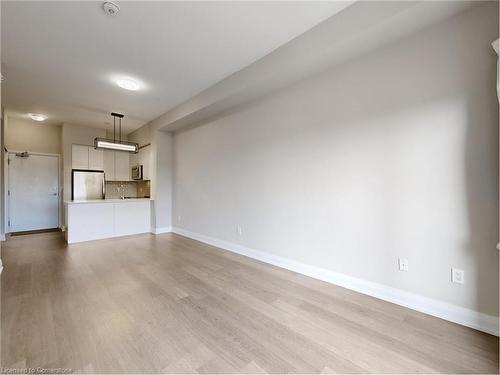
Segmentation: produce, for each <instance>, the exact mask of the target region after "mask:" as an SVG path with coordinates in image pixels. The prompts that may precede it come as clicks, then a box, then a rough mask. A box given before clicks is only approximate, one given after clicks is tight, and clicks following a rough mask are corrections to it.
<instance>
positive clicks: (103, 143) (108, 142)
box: [94, 112, 139, 154]
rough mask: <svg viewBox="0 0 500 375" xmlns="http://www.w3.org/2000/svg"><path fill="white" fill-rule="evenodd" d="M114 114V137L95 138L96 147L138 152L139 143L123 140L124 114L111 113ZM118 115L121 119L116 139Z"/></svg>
mask: <svg viewBox="0 0 500 375" xmlns="http://www.w3.org/2000/svg"><path fill="white" fill-rule="evenodd" d="M111 116H113V139H109V138H99V137H97V138H95V139H94V147H95V148H96V149H102V150H114V151H125V152H131V153H134V154H136V153H137V151H138V150H139V144H138V143H134V142H127V141H122V118H123V117H124V115H122V114H121V113H115V112H113V113H111ZM117 117H118V119H119V120H118V121H119V124H118V126H119V131H118V134H119V135H118V139H116V118H117Z"/></svg>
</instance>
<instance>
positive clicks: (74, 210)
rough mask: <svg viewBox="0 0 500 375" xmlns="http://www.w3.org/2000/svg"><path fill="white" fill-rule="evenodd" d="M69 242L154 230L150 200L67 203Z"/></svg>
mask: <svg viewBox="0 0 500 375" xmlns="http://www.w3.org/2000/svg"><path fill="white" fill-rule="evenodd" d="M66 218H67V232H66V240H67V241H68V243H76V242H83V241H90V240H98V239H103V238H111V237H118V236H126V235H131V234H139V233H147V232H150V231H151V200H149V199H136V200H108V201H106V200H103V201H96V202H67V203H66Z"/></svg>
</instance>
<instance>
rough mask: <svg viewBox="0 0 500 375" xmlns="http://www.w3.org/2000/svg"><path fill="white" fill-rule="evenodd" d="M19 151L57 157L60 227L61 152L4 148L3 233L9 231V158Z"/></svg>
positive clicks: (59, 216)
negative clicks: (52, 152)
mask: <svg viewBox="0 0 500 375" xmlns="http://www.w3.org/2000/svg"><path fill="white" fill-rule="evenodd" d="M21 152H27V153H28V154H29V155H38V156H49V157H56V158H57V187H58V194H59V199H58V200H57V212H58V215H57V216H58V218H57V221H58V228H61V223H62V206H63V205H62V198H63V194H62V182H61V154H51V153H47V152H31V151H26V150H25V151H18V150H6V152H5V155H6V156H7V157H6V158H5V159H4V171H5V174H4V176H5V180H4V202H5V212H4V233H6V234H7V233H10V232H11V231H10V226H9V219H10V199H9V173H10V169H9V158H10V156H11V154H13V155H14V154H17V153H21Z"/></svg>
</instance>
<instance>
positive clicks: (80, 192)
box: [71, 169, 106, 201]
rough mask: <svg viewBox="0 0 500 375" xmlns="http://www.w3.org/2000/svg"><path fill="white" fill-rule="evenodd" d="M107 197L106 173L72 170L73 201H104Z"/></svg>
mask: <svg viewBox="0 0 500 375" xmlns="http://www.w3.org/2000/svg"><path fill="white" fill-rule="evenodd" d="M105 195H106V183H105V181H104V171H87V170H82V169H73V170H72V173H71V199H72V200H75V201H79V200H89V199H104V197H105Z"/></svg>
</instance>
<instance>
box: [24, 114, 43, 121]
mask: <svg viewBox="0 0 500 375" xmlns="http://www.w3.org/2000/svg"><path fill="white" fill-rule="evenodd" d="M28 116H29V117H31V119H32V120H35V121H45V120H47V116H45V115H42V114H40V113H29V114H28Z"/></svg>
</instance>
